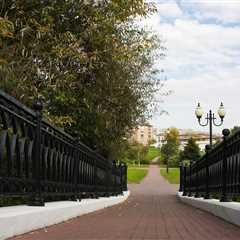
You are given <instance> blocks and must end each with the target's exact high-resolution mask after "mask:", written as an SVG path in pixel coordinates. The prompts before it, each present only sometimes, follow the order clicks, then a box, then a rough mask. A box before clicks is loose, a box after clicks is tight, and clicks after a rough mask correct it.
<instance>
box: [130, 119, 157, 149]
mask: <svg viewBox="0 0 240 240" xmlns="http://www.w3.org/2000/svg"><path fill="white" fill-rule="evenodd" d="M154 139H155V138H154V131H153V127H152V125H150V124H148V123H147V124H143V125H140V126H138V127H137V128H136V129H134V130H133V134H132V136H131V137H130V142H137V143H141V144H143V145H144V146H146V145H148V144H149V142H151V141H152V140H154Z"/></svg>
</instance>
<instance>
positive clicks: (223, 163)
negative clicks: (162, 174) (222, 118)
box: [180, 129, 240, 202]
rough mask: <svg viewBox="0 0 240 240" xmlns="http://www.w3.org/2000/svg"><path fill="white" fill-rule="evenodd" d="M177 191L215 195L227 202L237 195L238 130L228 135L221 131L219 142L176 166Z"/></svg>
mask: <svg viewBox="0 0 240 240" xmlns="http://www.w3.org/2000/svg"><path fill="white" fill-rule="evenodd" d="M180 173H181V174H180V191H183V195H184V196H194V197H201V196H202V197H204V198H205V199H209V198H211V197H214V198H219V199H220V201H222V202H225V201H230V200H232V199H234V198H236V197H239V196H240V131H237V132H236V133H235V134H233V135H230V131H229V130H228V129H224V130H223V141H222V142H221V143H220V144H218V145H217V146H216V147H214V148H213V149H211V148H210V146H209V145H207V146H206V154H205V155H204V156H203V157H202V158H201V159H199V160H197V161H191V162H190V165H189V166H183V165H181V166H180Z"/></svg>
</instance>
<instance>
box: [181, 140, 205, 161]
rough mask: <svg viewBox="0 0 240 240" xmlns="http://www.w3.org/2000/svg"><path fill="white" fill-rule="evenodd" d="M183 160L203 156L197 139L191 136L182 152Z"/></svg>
mask: <svg viewBox="0 0 240 240" xmlns="http://www.w3.org/2000/svg"><path fill="white" fill-rule="evenodd" d="M180 156H181V160H182V161H183V160H189V161H197V160H198V159H199V157H200V156H201V152H200V148H199V145H198V144H197V142H196V140H195V139H193V138H189V139H188V142H187V144H186V146H185V147H184V149H183V151H182V152H181V154H180Z"/></svg>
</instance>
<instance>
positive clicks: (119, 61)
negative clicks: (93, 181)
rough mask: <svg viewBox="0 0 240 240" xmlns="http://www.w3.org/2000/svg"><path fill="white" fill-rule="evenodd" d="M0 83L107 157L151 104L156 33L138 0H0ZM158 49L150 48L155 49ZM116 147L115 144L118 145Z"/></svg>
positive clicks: (151, 8)
mask: <svg viewBox="0 0 240 240" xmlns="http://www.w3.org/2000/svg"><path fill="white" fill-rule="evenodd" d="M0 8H1V11H0V88H2V89H4V90H5V91H6V92H8V93H9V94H11V95H13V96H15V97H16V98H18V99H19V100H21V101H22V102H23V103H25V104H27V105H28V106H31V105H32V103H33V102H34V101H35V100H36V98H38V97H41V98H42V99H43V101H44V105H45V106H44V116H45V118H47V119H48V120H49V121H51V122H53V123H54V124H57V125H58V126H60V127H62V128H64V129H65V130H66V131H68V132H69V133H71V134H72V135H74V136H76V137H77V136H78V137H80V139H81V140H82V141H83V142H84V143H86V144H87V145H89V146H90V147H94V148H95V149H96V150H97V151H99V152H100V153H102V154H103V155H105V156H106V157H109V158H116V157H117V156H116V155H117V154H119V152H120V151H119V147H120V146H121V142H122V141H123V139H124V138H126V133H127V132H128V131H129V130H130V129H132V128H133V127H135V126H136V125H137V124H138V122H139V121H140V120H141V119H144V118H148V116H150V115H151V113H152V112H151V110H152V109H153V107H151V106H152V104H153V97H154V93H155V92H156V91H158V90H159V89H160V88H161V86H162V84H161V83H160V82H159V80H158V78H157V77H156V76H157V75H158V71H157V70H156V69H155V68H154V62H155V60H156V57H158V59H159V55H157V54H156V53H157V52H158V53H159V52H160V54H161V55H164V54H163V52H164V47H163V46H162V43H161V41H160V39H159V38H158V37H157V36H156V35H154V34H153V33H151V32H149V31H147V30H145V29H143V28H142V27H140V26H139V24H137V23H136V21H135V19H136V18H138V19H139V18H144V17H147V16H149V15H150V14H152V13H154V12H155V11H156V8H155V6H154V5H153V4H151V3H146V1H144V0H136V1H122V0H116V1H82V0H69V1H54V0H45V1H39V0H7V1H0ZM157 49H158V50H160V51H155V50H157ZM116 149H117V150H116Z"/></svg>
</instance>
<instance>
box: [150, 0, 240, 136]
mask: <svg viewBox="0 0 240 240" xmlns="http://www.w3.org/2000/svg"><path fill="white" fill-rule="evenodd" d="M208 2H209V1H208ZM216 2H219V1H212V4H214V3H216ZM195 3H196V1H195ZM204 3H206V1H204V2H203V1H201V2H199V4H201V5H203V4H204ZM239 5H240V1H239ZM206 6H207V5H206ZM187 7H188V8H189V6H187ZM204 7H205V6H204ZM185 8H186V6H185V5H181V9H182V12H183V14H182V15H179V17H177V18H176V19H174V20H169V21H163V20H162V16H161V13H160V12H159V13H158V14H156V16H153V17H152V19H151V20H150V21H149V22H148V24H149V25H151V23H152V25H151V26H152V28H153V29H154V30H155V31H156V32H157V33H158V34H159V35H160V36H161V37H162V38H164V40H166V47H167V49H168V50H167V53H166V54H167V57H166V59H165V60H164V61H159V62H158V65H159V69H161V68H164V69H165V72H166V73H167V75H168V78H169V80H168V82H167V88H168V89H171V90H173V91H174V94H172V95H171V96H170V97H167V98H166V99H165V103H164V104H163V105H162V107H163V108H164V109H166V110H167V111H168V112H169V113H170V115H169V116H158V115H156V116H155V117H154V119H153V123H155V125H157V126H159V127H169V126H173V125H175V126H177V127H181V128H189V127H190V128H197V129H199V128H198V125H197V122H196V119H195V116H194V108H195V105H196V104H197V102H198V101H200V102H202V104H203V106H204V108H205V110H209V108H213V110H217V108H218V106H219V104H220V102H221V101H223V102H224V103H225V105H226V108H227V111H228V115H227V117H226V120H225V125H224V126H223V127H229V128H231V127H232V126H234V125H239V124H240V111H238V102H239V89H240V79H239V78H240V64H239V63H240V19H239V21H238V22H237V23H238V24H235V25H226V24H223V23H222V22H204V21H201V20H200V19H197V18H196V17H195V16H194V15H189V11H188V13H186V11H185V10H186V9H185ZM194 9H195V11H199V12H201V11H202V9H203V8H201V7H199V8H198V9H197V7H196V6H195V7H194ZM219 9H220V7H219ZM219 9H218V10H216V12H219V11H220V10H219ZM229 9H230V8H229ZM210 10H211V8H210V7H209V8H208V14H209V12H210ZM212 11H213V10H212ZM227 11H229V13H228V14H229V16H228V18H227V17H226V16H227V13H222V14H221V15H218V16H219V19H220V18H221V19H222V20H221V21H223V19H226V20H224V21H230V20H229V19H230V15H231V17H232V18H234V19H235V20H236V21H237V16H235V10H232V11H230V10H227ZM239 12H240V10H239ZM205 14H207V13H205ZM223 14H225V15H224V16H223ZM206 18H207V17H206ZM239 18H240V16H239ZM156 19H158V21H157V22H156ZM221 129H222V128H219V129H218V130H217V129H216V130H217V131H221ZM206 131H207V129H206Z"/></svg>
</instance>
